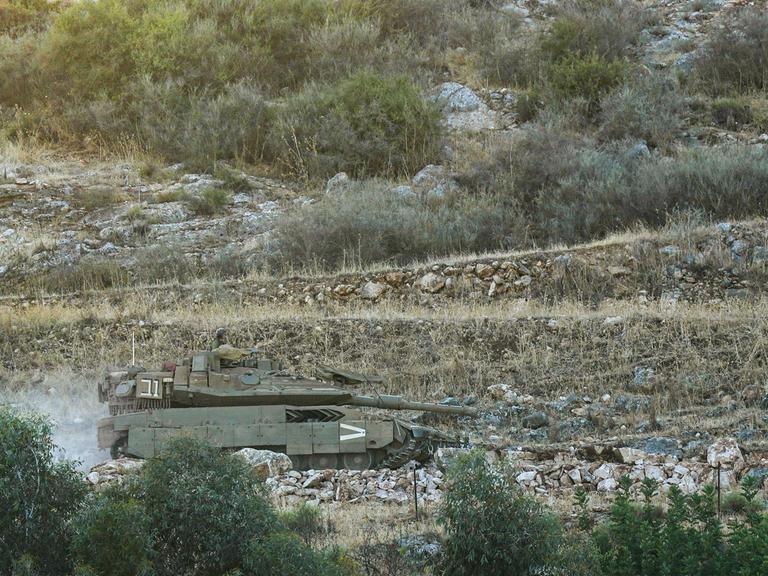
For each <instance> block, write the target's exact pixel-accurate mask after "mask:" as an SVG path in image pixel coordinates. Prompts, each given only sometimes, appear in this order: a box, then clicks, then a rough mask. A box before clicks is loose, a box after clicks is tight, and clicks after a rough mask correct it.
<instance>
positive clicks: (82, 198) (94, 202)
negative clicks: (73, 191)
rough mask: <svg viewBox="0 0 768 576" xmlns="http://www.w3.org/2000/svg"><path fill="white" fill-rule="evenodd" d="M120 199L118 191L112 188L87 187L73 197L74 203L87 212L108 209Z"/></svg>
mask: <svg viewBox="0 0 768 576" xmlns="http://www.w3.org/2000/svg"><path fill="white" fill-rule="evenodd" d="M120 199H121V196H120V192H119V190H118V189H117V188H116V187H114V186H106V185H102V186H89V187H88V188H86V189H84V190H82V191H81V192H79V193H78V194H77V196H76V197H75V203H76V204H78V205H79V206H82V207H83V208H86V209H88V210H97V209H99V208H108V207H109V206H112V205H113V204H116V203H117V202H119V201H120Z"/></svg>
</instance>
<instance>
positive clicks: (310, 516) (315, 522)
mask: <svg viewBox="0 0 768 576" xmlns="http://www.w3.org/2000/svg"><path fill="white" fill-rule="evenodd" d="M279 517H280V521H281V522H282V523H283V525H284V526H285V527H286V528H287V529H288V530H289V531H290V532H293V533H295V534H296V535H298V536H299V537H300V538H301V539H302V540H303V541H304V543H305V544H307V545H308V546H312V545H313V544H314V542H315V540H317V537H318V536H319V534H320V533H321V532H322V530H323V527H322V525H321V521H320V510H319V509H318V508H317V507H313V506H308V505H307V504H305V503H302V504H300V505H298V506H296V507H294V508H291V509H289V510H286V511H284V512H282V513H281V514H280V516H279Z"/></svg>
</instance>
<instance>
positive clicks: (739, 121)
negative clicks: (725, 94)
mask: <svg viewBox="0 0 768 576" xmlns="http://www.w3.org/2000/svg"><path fill="white" fill-rule="evenodd" d="M712 119H713V120H714V121H715V123H716V124H717V125H718V126H722V127H723V128H727V129H728V130H737V129H738V128H739V126H741V125H744V124H750V123H751V122H752V121H753V120H754V115H753V113H752V107H751V106H750V104H749V102H748V101H747V100H745V99H743V98H718V99H716V100H713V101H712Z"/></svg>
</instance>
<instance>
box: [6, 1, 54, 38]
mask: <svg viewBox="0 0 768 576" xmlns="http://www.w3.org/2000/svg"><path fill="white" fill-rule="evenodd" d="M56 9H57V5H56V3H55V2H49V1H48V0H12V1H9V2H3V3H2V4H0V34H2V35H8V36H17V35H19V34H23V33H26V32H28V31H30V30H42V29H43V28H44V27H45V26H46V24H47V23H48V21H49V19H50V16H51V14H52V13H53V12H55V11H56Z"/></svg>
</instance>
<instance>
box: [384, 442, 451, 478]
mask: <svg viewBox="0 0 768 576" xmlns="http://www.w3.org/2000/svg"><path fill="white" fill-rule="evenodd" d="M464 446H465V444H464V443H462V442H455V441H450V440H444V439H438V438H429V437H426V438H415V437H414V436H413V435H412V434H408V440H407V441H406V442H405V444H403V445H402V446H401V447H400V448H397V449H396V450H394V451H392V452H390V453H389V454H387V456H386V457H385V458H384V459H383V460H382V461H381V462H380V463H379V464H378V465H377V467H378V468H389V469H390V470H397V469H398V468H401V467H402V466H405V465H406V464H408V462H410V461H411V460H416V461H417V462H426V461H427V460H429V459H430V458H431V457H432V454H433V453H434V452H435V450H437V449H438V448H462V447H464Z"/></svg>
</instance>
